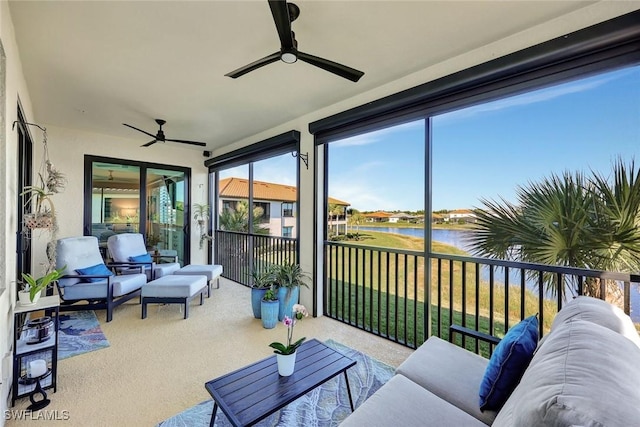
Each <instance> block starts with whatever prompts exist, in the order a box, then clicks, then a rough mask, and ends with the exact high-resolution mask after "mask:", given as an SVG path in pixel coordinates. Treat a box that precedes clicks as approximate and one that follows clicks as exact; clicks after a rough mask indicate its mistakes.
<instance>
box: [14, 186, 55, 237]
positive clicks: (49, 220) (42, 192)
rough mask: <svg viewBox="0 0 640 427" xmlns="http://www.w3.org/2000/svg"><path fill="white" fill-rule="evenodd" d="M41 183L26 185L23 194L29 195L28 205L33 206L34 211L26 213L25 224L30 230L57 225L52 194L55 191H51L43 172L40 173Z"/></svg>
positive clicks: (50, 227) (26, 201) (51, 227)
mask: <svg viewBox="0 0 640 427" xmlns="http://www.w3.org/2000/svg"><path fill="white" fill-rule="evenodd" d="M38 177H39V178H40V185H29V186H27V187H24V189H23V190H22V193H20V195H21V196H28V197H27V199H26V200H25V204H26V205H31V206H32V207H33V212H31V213H26V214H24V225H25V227H27V228H28V229H30V230H33V229H36V228H48V229H53V228H55V225H56V218H55V207H54V206H53V201H52V200H51V198H50V196H52V195H53V194H54V193H53V192H51V191H49V189H48V188H47V186H46V184H45V180H44V178H43V177H42V174H38Z"/></svg>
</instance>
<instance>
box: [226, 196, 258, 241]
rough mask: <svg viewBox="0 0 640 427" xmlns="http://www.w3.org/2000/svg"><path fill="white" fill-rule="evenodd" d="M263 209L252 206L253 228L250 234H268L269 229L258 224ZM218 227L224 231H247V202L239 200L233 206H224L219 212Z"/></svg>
mask: <svg viewBox="0 0 640 427" xmlns="http://www.w3.org/2000/svg"><path fill="white" fill-rule="evenodd" d="M263 212H264V210H263V209H262V208H261V207H259V206H256V207H254V208H253V212H252V215H253V229H252V230H251V234H262V235H266V234H269V230H268V229H267V228H264V227H262V226H261V225H260V219H261V218H262V214H263ZM219 220H220V228H221V229H222V230H225V231H237V232H241V233H248V232H249V202H247V201H246V200H239V201H238V202H237V203H236V206H235V209H234V208H226V209H223V210H222V212H220V217H219Z"/></svg>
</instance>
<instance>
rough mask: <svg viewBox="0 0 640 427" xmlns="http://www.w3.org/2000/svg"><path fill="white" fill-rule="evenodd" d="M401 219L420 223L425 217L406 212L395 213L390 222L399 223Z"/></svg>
mask: <svg viewBox="0 0 640 427" xmlns="http://www.w3.org/2000/svg"><path fill="white" fill-rule="evenodd" d="M400 221H403V222H412V223H418V222H423V221H424V217H423V216H422V215H411V214H408V213H406V212H399V213H394V214H393V215H391V216H390V217H389V222H391V223H397V222H400Z"/></svg>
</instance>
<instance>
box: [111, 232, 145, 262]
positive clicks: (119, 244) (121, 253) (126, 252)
mask: <svg viewBox="0 0 640 427" xmlns="http://www.w3.org/2000/svg"><path fill="white" fill-rule="evenodd" d="M107 247H108V248H109V253H110V254H111V258H112V259H113V260H114V261H115V262H130V261H129V257H130V256H136V255H140V254H144V253H146V252H147V247H146V246H145V244H144V237H142V234H140V233H120V234H116V235H114V236H111V237H109V239H108V240H107Z"/></svg>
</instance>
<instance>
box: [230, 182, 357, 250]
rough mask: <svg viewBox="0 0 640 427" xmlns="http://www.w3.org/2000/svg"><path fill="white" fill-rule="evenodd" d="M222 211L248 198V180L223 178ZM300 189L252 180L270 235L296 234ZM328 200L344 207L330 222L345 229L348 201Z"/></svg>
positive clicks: (255, 200) (254, 200)
mask: <svg viewBox="0 0 640 427" xmlns="http://www.w3.org/2000/svg"><path fill="white" fill-rule="evenodd" d="M219 187H220V188H219V200H220V202H219V203H220V205H219V212H222V210H223V209H234V210H235V208H236V204H237V203H238V202H239V201H240V200H248V199H249V180H247V179H244V178H234V177H232V178H224V179H221V180H220V182H219ZM296 201H297V189H296V187H294V186H292V185H283V184H276V183H273V182H264V181H256V180H254V181H253V204H254V206H258V207H260V208H262V212H263V213H262V218H261V224H262V226H263V227H264V228H268V229H269V235H270V236H281V237H294V238H295V237H297V230H296V216H297V211H298V207H297V203H296ZM329 203H330V204H334V205H338V206H343V207H344V209H343V214H342V215H338V216H337V217H334V218H333V219H330V221H332V222H330V225H335V226H342V227H343V228H344V229H346V224H347V218H346V210H347V206H349V203H347V202H343V201H341V200H338V199H334V198H332V197H329Z"/></svg>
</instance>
